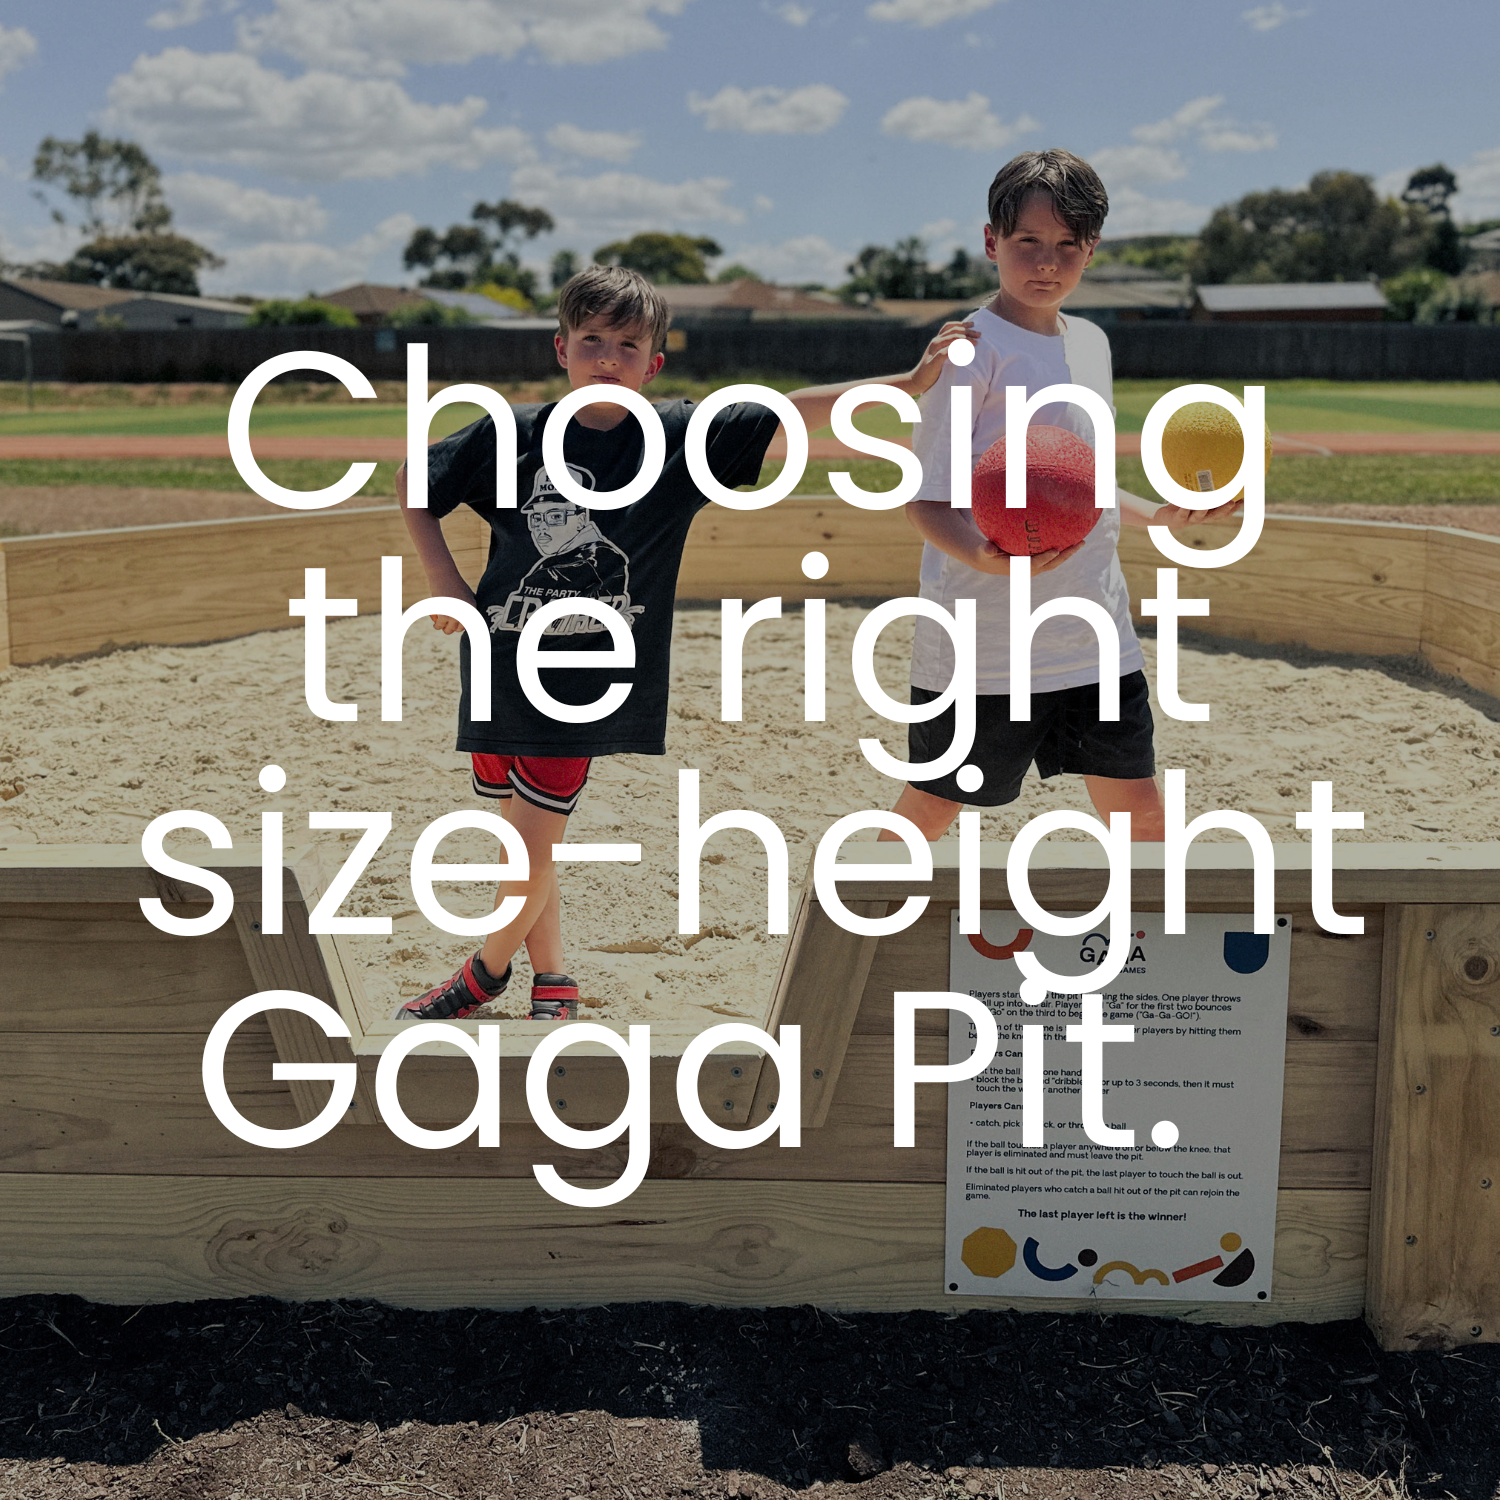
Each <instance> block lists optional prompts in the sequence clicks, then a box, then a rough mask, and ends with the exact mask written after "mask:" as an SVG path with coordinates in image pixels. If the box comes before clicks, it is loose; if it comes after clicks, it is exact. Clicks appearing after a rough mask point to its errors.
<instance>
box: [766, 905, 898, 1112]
mask: <svg viewBox="0 0 1500 1500" xmlns="http://www.w3.org/2000/svg"><path fill="white" fill-rule="evenodd" d="M846 904H847V905H848V908H849V910H850V911H851V912H852V913H853V914H854V915H855V916H859V917H883V916H885V914H886V910H887V906H886V903H885V902H884V901H873V902H872V901H849V902H847V903H846ZM879 941H880V939H879V938H873V937H862V936H860V935H859V934H857V933H853V932H847V931H845V930H844V928H842V927H840V926H839V925H838V924H837V923H836V922H835V921H834V920H833V919H832V918H831V917H830V916H829V915H828V913H827V912H825V911H824V910H823V908H822V907H821V906H819V905H818V903H817V902H816V901H815V900H814V899H813V895H812V889H811V877H810V876H809V879H808V881H806V882H804V884H803V887H802V893H801V895H800V897H799V898H798V903H797V917H796V921H795V923H794V924H793V931H792V934H791V936H790V937H789V939H788V941H787V950H786V955H785V957H784V958H783V960H782V966H781V973H780V976H779V977H778V980H777V986H776V993H775V994H774V995H773V996H772V998H771V1009H770V1015H769V1019H768V1020H767V1022H766V1026H765V1029H766V1030H767V1031H768V1032H769V1033H770V1034H771V1035H772V1036H775V1035H776V1033H777V1028H778V1027H781V1026H799V1027H801V1029H802V1123H803V1126H804V1127H805V1128H814V1129H815V1128H816V1127H818V1126H819V1125H822V1124H823V1122H824V1121H825V1120H826V1119H827V1118H828V1108H829V1105H830V1104H831V1103H832V1101H833V1096H834V1091H835V1090H836V1089H837V1088H838V1082H839V1072H840V1070H841V1069H842V1068H843V1066H844V1052H845V1049H846V1048H847V1047H848V1045H849V1037H850V1034H851V1032H852V1030H853V1027H854V1020H855V1016H856V1014H857V1013H858V1011H859V1007H860V998H861V996H862V995H863V994H864V989H865V977H866V975H867V974H868V973H869V972H870V961H871V960H872V959H873V958H874V956H875V949H876V945H877V944H878V943H879ZM779 1092H780V1080H779V1079H777V1078H776V1077H775V1070H774V1069H766V1070H765V1074H764V1078H763V1079H762V1081H761V1084H760V1087H759V1088H758V1089H757V1091H756V1094H755V1100H754V1103H753V1104H752V1106H751V1110H750V1116H749V1119H750V1123H751V1124H756V1125H758V1124H759V1123H760V1122H761V1121H762V1120H764V1119H765V1118H766V1117H767V1115H769V1114H770V1112H771V1110H772V1108H773V1107H774V1105H775V1101H776V1098H777V1095H778V1094H779Z"/></svg>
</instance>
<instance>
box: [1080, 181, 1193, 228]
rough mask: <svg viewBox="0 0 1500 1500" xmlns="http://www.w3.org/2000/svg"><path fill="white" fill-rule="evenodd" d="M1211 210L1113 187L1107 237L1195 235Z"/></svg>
mask: <svg viewBox="0 0 1500 1500" xmlns="http://www.w3.org/2000/svg"><path fill="white" fill-rule="evenodd" d="M1208 214H1209V210H1208V209H1206V208H1204V207H1203V206H1202V205H1200V204H1196V203H1187V202H1185V201H1184V200H1182V199H1181V198H1170V199H1169V198H1148V197H1147V196H1146V195H1145V194H1144V193H1143V192H1141V191H1140V190H1139V189H1138V188H1133V187H1125V188H1118V189H1116V188H1111V189H1110V194H1109V218H1108V220H1107V221H1106V222H1105V225H1104V233H1105V235H1106V237H1109V238H1115V237H1120V236H1124V235H1132V234H1193V233H1195V232H1196V231H1197V230H1198V229H1200V228H1201V227H1202V226H1203V221H1204V220H1205V219H1207V218H1208Z"/></svg>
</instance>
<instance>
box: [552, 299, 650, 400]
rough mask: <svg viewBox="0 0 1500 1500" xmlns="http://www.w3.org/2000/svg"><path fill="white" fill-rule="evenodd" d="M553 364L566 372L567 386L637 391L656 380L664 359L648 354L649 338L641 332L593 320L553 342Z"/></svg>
mask: <svg viewBox="0 0 1500 1500" xmlns="http://www.w3.org/2000/svg"><path fill="white" fill-rule="evenodd" d="M553 343H554V344H555V345H556V347H557V362H558V364H560V365H561V366H562V367H563V369H565V370H566V371H567V372H568V384H569V385H570V386H572V387H573V389H574V390H575V391H576V390H578V389H579V388H580V387H581V386H586V385H587V386H595V385H602V386H610V385H623V386H624V387H625V388H626V389H627V390H632V391H638V390H640V388H641V387H642V386H643V385H647V384H649V383H650V382H651V381H652V380H654V379H655V378H656V373H657V371H658V370H660V369H661V367H662V365H663V363H664V362H665V360H664V356H662V355H660V354H653V353H652V352H651V337H650V334H649V333H648V332H647V330H646V329H644V328H635V327H631V326H629V325H626V326H625V327H621V326H619V325H617V324H615V325H612V324H611V323H610V322H609V321H608V320H607V319H605V318H603V317H593V318H590V319H588V321H587V322H584V323H580V324H579V325H578V326H577V327H576V328H573V329H571V330H570V331H569V332H568V334H567V336H566V337H564V336H563V334H562V333H561V332H559V333H558V334H557V335H556V336H555V338H554V339H553Z"/></svg>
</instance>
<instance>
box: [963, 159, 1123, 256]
mask: <svg viewBox="0 0 1500 1500" xmlns="http://www.w3.org/2000/svg"><path fill="white" fill-rule="evenodd" d="M1032 193H1046V194H1047V196H1048V197H1050V198H1051V199H1052V208H1053V211H1054V212H1055V213H1056V214H1057V217H1058V218H1059V219H1061V220H1062V221H1063V223H1064V224H1066V225H1067V226H1068V228H1069V229H1071V230H1072V231H1073V233H1074V234H1075V235H1076V236H1077V237H1078V239H1079V241H1080V242H1081V243H1084V244H1092V243H1093V242H1094V241H1095V240H1097V239H1098V238H1099V236H1100V235H1101V234H1102V233H1103V232H1104V217H1105V215H1106V214H1107V213H1108V212H1109V194H1108V193H1106V192H1105V191H1104V184H1103V183H1102V182H1101V181H1100V180H1099V174H1098V173H1097V172H1096V171H1095V170H1094V169H1093V168H1092V167H1091V166H1090V165H1089V164H1088V163H1087V162H1086V161H1084V160H1083V158H1082V157H1079V156H1074V155H1073V153H1072V152H1071V151H1063V150H1061V149H1060V148H1056V147H1054V148H1053V149H1052V150H1050V151H1023V152H1022V153H1021V154H1020V155H1019V156H1014V157H1012V158H1011V159H1010V160H1009V161H1008V162H1006V164H1005V165H1004V166H1003V167H1001V168H1000V170H999V171H998V172H997V173H996V174H995V180H994V181H993V182H992V183H991V184H990V223H991V224H992V225H993V226H994V229H995V233H996V234H999V235H1002V236H1004V235H1011V234H1014V233H1015V230H1016V220H1017V219H1018V218H1019V217H1020V214H1021V207H1022V205H1023V204H1024V203H1025V202H1026V199H1027V198H1028V197H1029V196H1030V195H1031V194H1032Z"/></svg>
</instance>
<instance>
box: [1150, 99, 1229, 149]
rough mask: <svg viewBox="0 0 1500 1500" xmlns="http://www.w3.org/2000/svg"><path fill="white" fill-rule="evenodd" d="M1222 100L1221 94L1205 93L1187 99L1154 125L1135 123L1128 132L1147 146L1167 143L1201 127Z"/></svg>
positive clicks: (1205, 123)
mask: <svg viewBox="0 0 1500 1500" xmlns="http://www.w3.org/2000/svg"><path fill="white" fill-rule="evenodd" d="M1223 102H1224V96H1223V94H1205V95H1204V96H1203V97H1202V98H1201V99H1189V100H1188V102H1187V103H1186V104H1184V105H1183V106H1182V108H1181V109H1179V110H1178V111H1177V113H1176V114H1175V115H1168V116H1167V118H1166V119H1165V120H1158V121H1157V122H1156V123H1155V124H1154V125H1137V126H1136V127H1135V129H1134V130H1132V131H1131V132H1130V134H1131V136H1132V137H1133V138H1134V139H1136V140H1138V141H1142V142H1144V143H1145V144H1146V145H1148V146H1165V145H1168V144H1169V143H1170V142H1172V141H1178V140H1181V139H1182V137H1183V136H1185V135H1189V134H1191V133H1192V132H1193V131H1194V130H1199V129H1202V128H1203V127H1204V126H1205V125H1207V124H1208V122H1209V120H1210V118H1211V117H1212V116H1213V113H1214V111H1215V110H1216V109H1218V107H1219V106H1220V105H1221V104H1222V103H1223Z"/></svg>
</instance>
